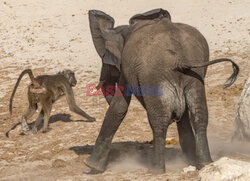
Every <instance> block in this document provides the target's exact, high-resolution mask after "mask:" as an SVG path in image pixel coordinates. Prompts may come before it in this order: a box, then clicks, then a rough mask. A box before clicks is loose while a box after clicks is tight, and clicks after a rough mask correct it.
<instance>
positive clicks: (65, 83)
mask: <svg viewBox="0 0 250 181" xmlns="http://www.w3.org/2000/svg"><path fill="white" fill-rule="evenodd" d="M25 74H29V76H30V79H31V82H32V84H30V85H29V86H28V100H29V107H28V109H27V111H26V113H25V114H24V115H23V116H22V120H21V126H22V133H24V134H25V133H27V131H29V126H28V124H27V120H28V119H29V118H31V117H32V115H33V114H34V113H35V112H36V110H37V108H38V106H37V103H39V102H40V103H41V104H42V110H41V112H40V114H39V116H38V117H37V119H36V121H35V124H34V126H33V129H32V132H33V133H37V128H38V126H39V125H40V123H41V121H42V119H43V118H44V125H43V132H47V130H48V123H49V116H50V113H51V109H52V104H53V103H54V102H55V101H57V100H58V99H59V98H61V97H62V96H64V95H65V96H66V99H67V102H68V105H69V108H70V110H71V111H73V112H75V113H77V114H79V115H81V116H83V117H84V118H87V119H88V121H95V118H93V117H91V116H89V115H88V114H87V113H85V112H84V111H83V110H82V109H81V108H79V107H78V106H77V105H76V102H75V98H74V93H73V89H72V87H74V86H76V83H77V81H76V78H75V74H74V72H73V71H71V70H64V71H62V72H58V73H57V74H55V75H40V76H38V77H36V78H34V76H33V73H32V71H31V70H30V69H26V70H24V71H23V72H22V73H21V74H20V76H19V78H18V80H17V82H16V85H15V87H14V90H13V92H12V95H11V97H10V105H9V111H10V114H12V101H13V98H14V95H15V93H16V89H17V87H18V85H19V83H20V81H21V79H22V77H23V76H24V75H25Z"/></svg>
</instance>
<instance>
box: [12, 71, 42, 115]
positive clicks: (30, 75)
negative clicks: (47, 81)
mask: <svg viewBox="0 0 250 181" xmlns="http://www.w3.org/2000/svg"><path fill="white" fill-rule="evenodd" d="M25 74H29V77H30V80H31V82H32V84H33V85H36V86H38V85H39V83H38V82H37V80H36V79H35V77H34V75H33V73H32V71H31V69H25V70H24V71H22V73H21V74H20V75H19V77H18V79H17V82H16V85H15V87H14V89H13V92H12V94H11V97H10V104H9V111H10V114H12V101H13V98H14V95H15V93H16V90H17V87H18V85H19V83H20V81H21V79H22V78H23V76H24V75H25Z"/></svg>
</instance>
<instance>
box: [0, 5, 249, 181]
mask: <svg viewBox="0 0 250 181" xmlns="http://www.w3.org/2000/svg"><path fill="white" fill-rule="evenodd" d="M159 7H161V8H163V9H167V10H168V11H169V12H170V13H171V16H172V21H173V22H182V23H187V24H190V25H192V26H194V27H196V28H197V29H198V30H200V31H201V33H202V34H203V35H204V36H205V37H206V39H207V41H208V43H209V46H210V53H211V59H214V58H219V57H228V58H232V59H233V60H234V61H235V62H236V63H238V64H239V66H240V68H241V72H240V75H239V78H238V80H237V81H236V83H235V85H234V86H232V87H231V88H229V89H227V90H223V89H222V88H221V85H222V84H223V83H224V81H225V80H226V78H227V77H228V76H229V75H230V74H231V72H232V69H231V65H230V64H227V63H225V64H220V65H215V66H212V67H209V69H208V74H207V78H206V87H207V96H208V97H207V100H208V106H209V132H208V135H209V138H210V145H211V151H212V156H213V158H214V159H215V160H216V159H218V158H219V157H220V156H223V155H226V156H231V157H237V158H240V159H248V158H249V156H248V155H246V153H247V152H249V151H250V150H249V145H245V146H244V145H231V144H230V143H228V142H227V141H229V140H230V135H231V134H232V130H233V121H234V116H235V109H236V105H237V100H238V98H239V95H240V92H241V90H242V87H243V84H244V81H245V79H246V77H247V74H248V72H249V69H250V63H249V61H250V60H249V59H250V55H249V54H250V46H249V45H250V39H249V34H250V27H249V25H250V13H249V11H250V2H249V1H247V0H228V1H226V0H220V1H216V0H210V1H209V0H203V1H200V0H192V1H191V0H190V1H187V0H178V1H174V0H155V1H153V0H152V1H145V0H126V1H125V0H106V1H104V0H98V1H94V0H50V1H48V0H36V1H35V0H22V1H18V0H16V1H12V0H8V1H7V0H6V1H2V0H1V1H0V82H1V84H0V111H1V112H0V125H1V127H0V130H1V134H0V180H18V179H20V180H34V179H35V177H36V179H38V180H55V179H56V178H57V179H58V180H83V179H90V180H91V179H93V180H95V179H97V180H98V179H99V180H103V179H105V180H130V179H136V178H137V179H141V180H145V179H146V180H148V179H152V180H154V179H156V180H157V179H160V178H164V179H167V178H168V179H181V180H185V179H187V180H190V179H193V180H196V179H197V172H194V173H190V174H184V173H183V172H182V168H183V167H185V166H187V165H186V164H185V162H184V161H183V158H182V156H181V151H180V149H179V146H178V145H177V146H170V147H168V148H169V149H167V155H168V156H167V161H166V166H167V171H166V174H163V175H158V176H152V175H150V174H148V173H147V160H149V159H150V151H151V149H150V145H147V144H140V143H142V142H143V141H150V140H151V139H152V134H151V130H150V127H149V125H148V122H147V118H146V114H145V111H144V110H143V109H142V107H141V106H140V105H139V103H138V102H137V101H136V100H133V101H132V103H131V105H130V109H129V112H128V115H127V117H126V119H125V121H124V122H123V123H122V125H121V127H120V129H119V130H118V132H117V134H116V136H115V138H114V142H125V143H119V144H116V145H114V149H113V151H112V154H111V155H112V156H111V157H112V158H111V160H113V161H111V162H110V164H109V165H108V169H107V171H106V172H104V173H103V174H98V175H95V176H88V175H86V174H83V171H86V170H87V168H86V167H85V166H84V165H83V163H82V161H83V159H85V158H86V157H87V154H89V153H90V152H91V149H92V147H91V146H87V147H79V146H84V145H87V144H89V145H93V144H94V142H95V139H96V137H97V135H98V132H99V130H100V126H101V123H102V120H103V117H104V115H105V112H106V109H107V104H106V103H105V100H104V99H103V98H102V97H86V84H89V83H97V82H98V76H99V71H100V67H101V61H100V58H99V57H98V55H97V53H96V51H95V49H94V46H93V43H92V39H91V35H90V31H89V26H88V16H87V12H88V10H89V9H99V10H102V11H105V12H106V13H107V14H109V15H111V16H112V17H114V19H115V21H116V25H121V24H127V23H128V20H129V18H130V17H131V16H133V15H134V14H137V13H141V12H145V11H147V10H151V9H154V8H159ZM24 68H32V69H34V73H35V74H36V75H39V74H43V73H56V72H57V71H59V70H61V69H64V68H70V69H73V70H75V71H76V74H77V78H78V85H77V86H76V88H75V94H76V99H77V102H78V104H79V105H80V106H81V107H82V108H83V109H84V110H86V111H87V112H88V113H90V114H91V115H93V116H96V117H97V122H96V123H83V122H79V121H77V120H80V119H81V117H79V116H77V115H75V114H73V113H72V116H71V118H69V117H67V115H57V114H59V113H66V114H71V113H70V112H69V111H68V108H67V105H66V102H65V99H62V100H60V101H59V102H58V103H56V105H55V106H54V109H53V112H52V115H57V116H52V119H51V124H50V127H51V128H52V129H51V131H50V132H49V133H47V134H42V133H39V134H38V135H35V136H33V135H28V136H20V135H18V133H19V129H20V128H19V126H17V128H16V129H15V130H13V131H11V132H10V139H7V138H6V137H5V135H4V134H5V132H6V131H7V130H9V129H10V128H11V127H12V126H13V125H15V123H18V121H19V120H20V117H21V113H23V112H24V110H25V106H26V105H27V100H26V98H25V96H24V95H25V92H26V85H27V84H28V83H29V80H28V78H25V79H24V80H23V82H22V83H21V84H20V87H19V89H18V91H17V94H16V97H15V99H14V113H13V116H12V119H11V120H10V119H9V114H8V100H9V96H10V94H11V91H12V88H13V87H14V84H15V82H16V78H17V77H18V75H19V74H20V72H21V71H22V70H23V69H24ZM33 119H35V117H33ZM71 120H73V121H71ZM29 122H32V120H30V121H29ZM168 137H175V138H176V139H178V136H177V132H176V128H175V125H174V124H173V125H172V126H171V127H170V129H169V131H168ZM222 140H223V141H222ZM126 141H138V142H140V143H136V142H130V143H128V142H126ZM75 146H76V147H75ZM77 146H78V147H77ZM69 148H71V150H69ZM170 148H171V149H170ZM72 149H73V150H75V152H74V151H72ZM127 152H128V153H127ZM148 152H149V153H148ZM55 159H61V163H59V162H60V161H55ZM56 163H59V164H56ZM60 164H61V165H60ZM58 165H59V166H61V167H59V166H58Z"/></svg>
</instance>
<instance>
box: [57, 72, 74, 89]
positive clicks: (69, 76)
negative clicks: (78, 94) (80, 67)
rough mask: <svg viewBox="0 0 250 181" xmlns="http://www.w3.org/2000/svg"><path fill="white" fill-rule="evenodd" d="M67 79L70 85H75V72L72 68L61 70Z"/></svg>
mask: <svg viewBox="0 0 250 181" xmlns="http://www.w3.org/2000/svg"><path fill="white" fill-rule="evenodd" d="M61 73H62V74H63V75H64V76H65V77H66V78H67V79H68V81H69V83H70V86H71V87H75V86H76V83H77V80H76V78H75V73H74V72H73V71H72V70H69V69H65V70H63V71H62V72H61Z"/></svg>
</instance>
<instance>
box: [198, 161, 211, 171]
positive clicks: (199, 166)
mask: <svg viewBox="0 0 250 181" xmlns="http://www.w3.org/2000/svg"><path fill="white" fill-rule="evenodd" d="M212 162H213V161H209V162H203V163H198V164H197V165H196V168H197V169H198V170H200V169H202V168H203V167H205V166H206V165H208V164H210V163H212Z"/></svg>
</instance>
